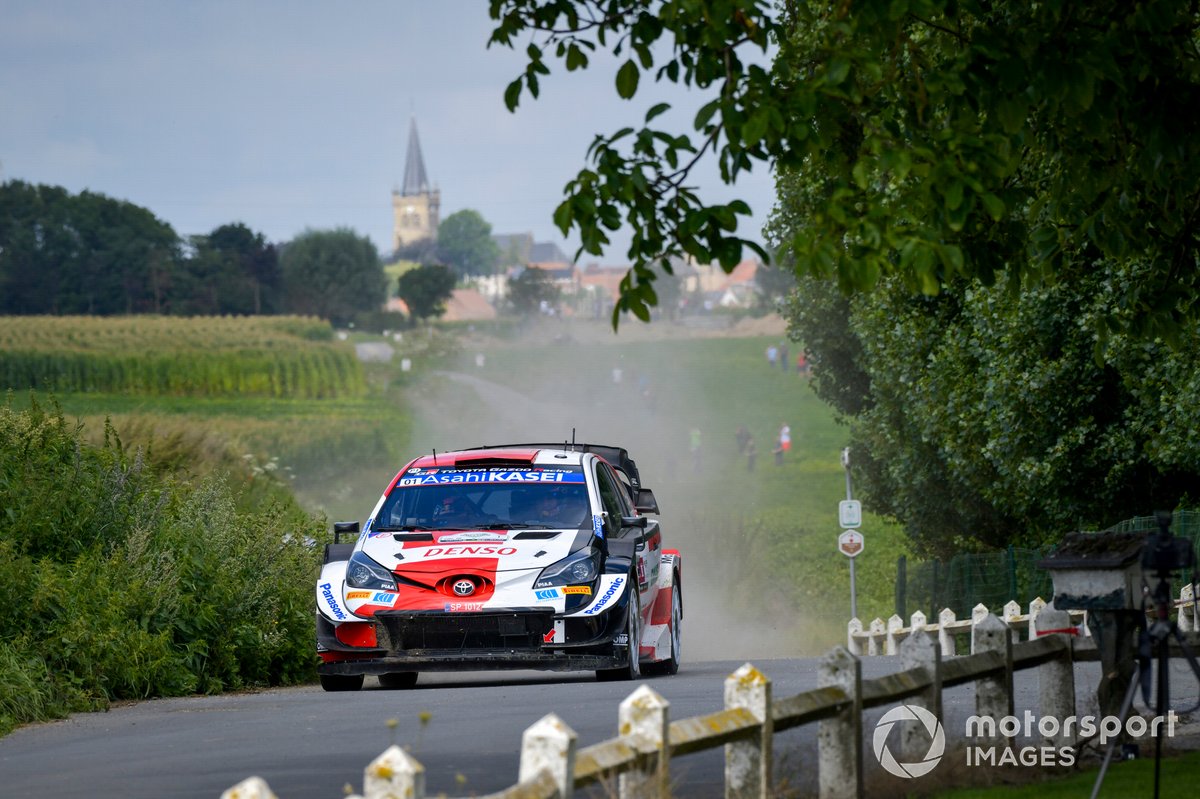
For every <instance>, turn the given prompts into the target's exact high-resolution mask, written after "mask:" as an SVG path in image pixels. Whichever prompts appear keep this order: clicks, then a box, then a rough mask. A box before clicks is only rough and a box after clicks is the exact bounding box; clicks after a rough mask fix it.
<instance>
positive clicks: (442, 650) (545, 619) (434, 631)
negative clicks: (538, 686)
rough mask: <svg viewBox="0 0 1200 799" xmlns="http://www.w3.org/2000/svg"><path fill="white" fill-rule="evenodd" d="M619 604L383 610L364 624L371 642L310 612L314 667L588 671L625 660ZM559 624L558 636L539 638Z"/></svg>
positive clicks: (333, 670) (330, 670)
mask: <svg viewBox="0 0 1200 799" xmlns="http://www.w3.org/2000/svg"><path fill="white" fill-rule="evenodd" d="M626 613H627V604H626V605H618V606H616V607H614V608H612V610H610V611H608V612H606V613H604V614H602V615H598V616H595V617H583V618H579V617H567V618H561V617H560V618H558V619H556V618H555V617H554V614H553V611H550V610H547V609H543V608H509V609H489V610H486V611H478V612H466V613H443V612H435V611H384V612H381V613H378V614H376V616H375V618H374V619H372V620H364V621H362V622H357V624H360V625H370V626H371V627H372V628H373V631H374V639H375V640H374V645H367V646H350V645H347V644H346V643H345V642H344V641H343V640H341V639H339V638H338V636H337V631H336V627H335V625H333V624H332V623H331V622H329V621H328V620H327V619H325V618H324V617H322V616H320V615H318V617H317V644H318V646H317V649H318V654H320V656H321V659H322V661H323V662H322V663H320V664H319V665H318V666H317V672H318V673H319V674H386V673H389V672H402V671H483V670H492V669H539V670H547V671H588V670H596V669H609V668H619V667H621V666H624V665H626V664H627V663H628V659H629V642H628V641H627V640H624V639H625V636H624V631H625V629H626V625H625V621H626V619H625V614H626ZM556 623H557V625H559V626H560V627H561V630H562V633H563V634H564V635H565V640H556V641H551V642H547V641H546V640H545V639H546V636H547V635H548V634H551V633H552V631H554V630H555V628H556Z"/></svg>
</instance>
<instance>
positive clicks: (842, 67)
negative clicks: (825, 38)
mask: <svg viewBox="0 0 1200 799" xmlns="http://www.w3.org/2000/svg"><path fill="white" fill-rule="evenodd" d="M849 74H850V61H849V60H847V59H846V58H844V57H843V56H834V58H833V60H832V61H830V62H829V67H828V68H827V69H826V70H825V82H826V83H827V84H829V85H830V86H837V85H838V84H840V83H841V82H842V81H844V80H845V79H846V76H847V75H849Z"/></svg>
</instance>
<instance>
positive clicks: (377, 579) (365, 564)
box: [346, 552, 396, 591]
mask: <svg viewBox="0 0 1200 799" xmlns="http://www.w3.org/2000/svg"><path fill="white" fill-rule="evenodd" d="M346 584H347V585H349V586H353V587H354V588H376V589H380V590H383V591H395V590H396V579H395V578H394V577H393V576H392V573H391V572H389V571H388V570H387V569H385V568H383V567H382V566H380V565H379V564H378V563H376V562H375V561H373V560H371V559H370V558H368V557H367V556H366V555H364V554H363V553H362V552H355V553H354V554H353V555H351V556H350V563H349V565H347V566H346Z"/></svg>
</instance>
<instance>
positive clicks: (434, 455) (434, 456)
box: [433, 447, 437, 466]
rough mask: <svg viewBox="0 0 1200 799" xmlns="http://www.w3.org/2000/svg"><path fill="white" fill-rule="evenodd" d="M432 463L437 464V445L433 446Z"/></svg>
mask: <svg viewBox="0 0 1200 799" xmlns="http://www.w3.org/2000/svg"><path fill="white" fill-rule="evenodd" d="M433 465H434V466H437V447H434V448H433Z"/></svg>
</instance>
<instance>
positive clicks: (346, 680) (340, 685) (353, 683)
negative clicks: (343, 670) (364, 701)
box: [321, 674, 363, 691]
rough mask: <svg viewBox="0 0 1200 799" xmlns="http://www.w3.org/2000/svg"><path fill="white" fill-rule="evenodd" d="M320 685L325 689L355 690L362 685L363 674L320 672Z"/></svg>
mask: <svg viewBox="0 0 1200 799" xmlns="http://www.w3.org/2000/svg"><path fill="white" fill-rule="evenodd" d="M321 687H322V688H324V689H325V690H326V691H357V690H359V689H360V688H362V687H363V675H361V674H322V675H321Z"/></svg>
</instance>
